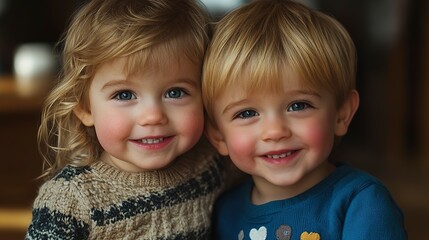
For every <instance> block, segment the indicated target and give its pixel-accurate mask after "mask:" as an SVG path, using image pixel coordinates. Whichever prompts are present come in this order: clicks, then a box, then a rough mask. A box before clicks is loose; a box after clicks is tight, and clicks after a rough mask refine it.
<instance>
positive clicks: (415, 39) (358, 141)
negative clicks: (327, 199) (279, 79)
mask: <svg viewBox="0 0 429 240" xmlns="http://www.w3.org/2000/svg"><path fill="white" fill-rule="evenodd" d="M84 2H85V1H84V0H63V1H58V0H38V1H33V0H0V148H1V150H0V153H1V157H0V160H1V165H0V166H1V167H0V239H23V237H24V234H25V231H26V228H27V226H28V223H29V221H30V218H31V204H32V202H33V200H34V197H35V196H36V194H37V189H38V187H39V186H40V184H41V181H40V180H37V177H38V176H39V175H40V174H41V171H42V160H41V158H40V155H39V153H38V150H37V145H36V135H37V127H38V124H39V122H40V112H41V104H42V102H43V99H44V96H45V95H46V93H47V91H48V90H49V86H51V85H52V84H53V83H55V79H56V78H55V74H56V73H57V72H58V69H59V67H60V64H59V62H58V49H57V48H55V44H56V43H57V41H58V40H59V39H60V37H61V34H62V33H63V32H64V29H65V27H66V26H67V24H68V21H69V20H70V17H71V15H72V14H73V12H74V11H75V10H76V9H77V8H78V7H79V6H80V5H81V4H82V3H84ZM245 2H246V1H245V0H242V1H240V0H238V1H233V0H211V1H210V0H205V1H204V3H205V4H206V6H207V7H208V9H209V10H210V11H211V13H212V15H213V17H214V18H219V17H221V16H222V15H223V14H224V13H225V12H226V11H228V10H230V9H232V8H235V7H237V6H239V5H240V4H243V3H245ZM300 2H302V3H304V4H306V5H308V6H311V7H312V8H316V9H319V10H321V11H323V12H325V13H328V14H329V15H332V16H334V17H335V18H336V19H338V20H339V21H340V22H341V23H342V24H343V25H344V26H345V27H346V29H347V30H348V31H349V32H350V34H351V36H352V38H353V39H354V41H355V44H356V47H357V50H358V73H357V88H358V91H359V92H360V94H361V105H360V109H359V110H358V112H357V115H356V118H355V119H354V120H353V122H352V125H351V128H350V131H349V133H348V135H347V136H346V137H345V138H344V139H343V142H342V145H341V147H340V148H339V149H338V151H337V154H336V157H338V158H339V159H341V160H342V161H345V162H348V163H349V164H351V165H353V166H355V167H356V168H360V169H362V170H365V171H367V172H370V173H371V174H373V175H375V176H377V177H378V178H379V179H381V181H382V182H384V183H385V184H386V185H387V187H388V188H389V189H390V191H391V192H392V194H393V197H394V198H395V200H396V201H397V203H398V204H399V206H400V207H401V208H402V209H403V211H404V214H405V223H406V227H407V230H408V233H409V239H427V236H426V235H427V234H426V228H427V227H426V226H425V225H426V224H428V223H429V174H428V171H429V1H426V0H348V1H344V0H307V1H305V0H301V1H300ZM380 239H382V236H380Z"/></svg>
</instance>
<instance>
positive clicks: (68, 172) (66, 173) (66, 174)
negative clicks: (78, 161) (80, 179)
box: [54, 166, 91, 181]
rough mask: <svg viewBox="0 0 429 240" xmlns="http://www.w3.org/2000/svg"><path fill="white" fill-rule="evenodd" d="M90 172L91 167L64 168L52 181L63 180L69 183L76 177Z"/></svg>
mask: <svg viewBox="0 0 429 240" xmlns="http://www.w3.org/2000/svg"><path fill="white" fill-rule="evenodd" d="M89 172H91V167H89V166H86V167H79V168H77V167H72V166H66V167H65V168H64V169H63V170H62V171H61V172H60V173H59V174H58V175H57V176H55V178H54V180H59V179H61V178H63V179H65V180H66V181H70V180H71V179H73V178H74V177H76V176H79V175H80V174H83V173H89Z"/></svg>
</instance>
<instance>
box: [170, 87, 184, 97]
mask: <svg viewBox="0 0 429 240" xmlns="http://www.w3.org/2000/svg"><path fill="white" fill-rule="evenodd" d="M185 94H186V92H185V91H184V90H183V89H180V88H172V89H169V90H168V91H167V92H166V93H165V97H166V98H182V97H183V96H185Z"/></svg>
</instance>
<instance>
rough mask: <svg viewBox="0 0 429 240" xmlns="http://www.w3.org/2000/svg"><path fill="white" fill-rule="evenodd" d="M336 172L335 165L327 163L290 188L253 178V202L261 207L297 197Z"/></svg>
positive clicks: (256, 177)
mask: <svg viewBox="0 0 429 240" xmlns="http://www.w3.org/2000/svg"><path fill="white" fill-rule="evenodd" d="M334 170H335V166H334V165H333V164H331V163H329V162H325V163H323V164H321V165H320V166H319V167H318V168H317V169H315V170H314V171H313V172H312V173H310V174H307V175H306V176H304V177H303V178H301V179H300V180H299V181H298V182H296V183H294V184H292V185H288V186H278V185H275V184H272V183H271V182H269V181H267V180H266V179H264V178H261V177H258V176H252V178H253V182H254V185H253V189H252V192H251V202H252V203H253V204H255V205H261V204H264V203H267V202H271V201H276V200H283V199H288V198H292V197H295V196H297V195H299V194H301V193H303V192H305V191H307V190H308V189H310V188H312V187H313V186H315V185H316V184H318V183H320V182H321V181H322V180H323V179H325V178H326V177H327V176H329V175H330V174H331V173H332V172H333V171H334Z"/></svg>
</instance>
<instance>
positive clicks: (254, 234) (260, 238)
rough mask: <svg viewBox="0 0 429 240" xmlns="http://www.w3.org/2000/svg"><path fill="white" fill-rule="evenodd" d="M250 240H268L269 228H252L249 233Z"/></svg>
mask: <svg viewBox="0 0 429 240" xmlns="http://www.w3.org/2000/svg"><path fill="white" fill-rule="evenodd" d="M249 237H250V240H265V239H267V228H266V227H264V226H262V227H260V228H259V229H258V230H256V228H252V230H250V233H249Z"/></svg>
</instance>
